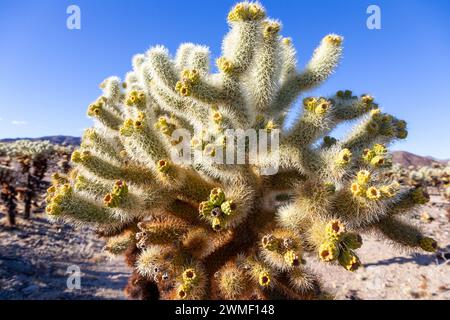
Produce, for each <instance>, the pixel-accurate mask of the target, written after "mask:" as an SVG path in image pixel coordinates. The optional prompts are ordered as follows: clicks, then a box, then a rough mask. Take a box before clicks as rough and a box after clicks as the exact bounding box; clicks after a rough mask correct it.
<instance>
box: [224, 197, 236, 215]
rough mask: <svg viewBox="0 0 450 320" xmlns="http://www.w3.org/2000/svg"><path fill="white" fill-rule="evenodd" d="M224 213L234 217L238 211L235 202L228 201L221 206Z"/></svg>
mask: <svg viewBox="0 0 450 320" xmlns="http://www.w3.org/2000/svg"><path fill="white" fill-rule="evenodd" d="M220 208H221V209H222V211H223V213H225V214H226V215H227V216H229V215H232V214H233V213H234V211H235V210H236V204H235V203H234V202H233V200H227V201H225V202H224V203H222V205H221V206H220Z"/></svg>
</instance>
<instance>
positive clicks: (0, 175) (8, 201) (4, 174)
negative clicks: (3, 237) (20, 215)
mask: <svg viewBox="0 0 450 320" xmlns="http://www.w3.org/2000/svg"><path fill="white" fill-rule="evenodd" d="M12 180H13V170H12V169H11V168H9V167H8V166H4V165H1V164H0V184H1V190H0V199H1V200H2V201H3V204H4V205H5V207H6V210H7V216H8V225H9V226H14V225H15V224H16V207H17V204H16V201H17V199H16V196H17V194H16V190H15V188H14V186H13V184H12Z"/></svg>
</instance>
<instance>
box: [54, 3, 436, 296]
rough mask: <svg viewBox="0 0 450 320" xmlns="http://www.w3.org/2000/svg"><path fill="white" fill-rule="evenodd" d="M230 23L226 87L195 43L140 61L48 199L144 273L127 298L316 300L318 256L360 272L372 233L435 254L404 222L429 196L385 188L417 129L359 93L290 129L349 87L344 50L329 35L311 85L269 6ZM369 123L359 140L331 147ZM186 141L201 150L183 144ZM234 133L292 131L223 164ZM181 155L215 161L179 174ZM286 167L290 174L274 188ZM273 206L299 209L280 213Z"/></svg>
mask: <svg viewBox="0 0 450 320" xmlns="http://www.w3.org/2000/svg"><path fill="white" fill-rule="evenodd" d="M228 23H229V25H230V32H229V33H228V34H227V35H226V37H225V39H224V41H223V46H222V47H223V54H222V56H221V57H220V58H218V59H217V60H216V63H217V67H218V72H217V73H213V74H211V73H210V70H209V66H210V61H209V50H208V48H206V47H203V46H198V45H194V44H191V43H186V44H183V45H181V46H180V48H179V49H178V52H177V54H176V56H175V58H174V59H173V60H172V59H171V58H170V56H169V54H168V52H167V50H166V49H165V48H163V47H161V46H157V47H154V48H151V49H150V50H148V51H147V52H146V53H145V54H138V55H136V56H135V57H134V58H133V70H132V71H131V72H129V73H128V74H127V75H126V80H125V81H124V82H121V81H120V80H119V78H117V77H111V78H108V79H106V80H105V81H104V82H103V83H102V84H101V88H102V89H103V94H102V96H101V97H100V98H98V99H97V100H96V101H95V102H94V103H92V104H91V105H90V106H89V108H88V115H89V116H91V117H92V118H94V119H95V122H96V125H95V126H94V127H93V128H91V129H88V130H86V132H85V134H84V137H83V143H82V146H81V148H80V149H79V150H76V151H75V152H74V153H73V154H72V162H73V164H74V166H75V169H74V170H72V171H71V172H70V174H69V175H68V176H63V175H60V177H59V179H56V181H55V184H54V185H53V186H52V187H51V188H49V190H48V196H47V201H48V206H47V209H46V211H47V213H48V214H49V216H50V217H51V218H53V219H63V220H65V221H68V222H72V223H75V224H90V225H94V226H96V227H97V228H98V232H99V234H101V235H103V236H106V237H109V241H108V243H107V245H106V247H105V249H106V250H108V251H109V252H111V253H112V254H121V253H125V254H126V257H127V261H128V263H129V264H130V265H132V266H133V267H135V272H134V273H133V277H132V279H131V282H130V284H129V286H128V288H127V291H128V292H129V293H130V294H131V295H132V296H133V297H140V298H149V295H152V297H153V298H157V297H160V298H163V299H207V298H212V299H218V298H222V299H253V298H256V299H264V298H290V299H301V298H317V297H320V296H321V290H320V288H319V286H318V282H317V280H316V279H315V277H314V276H313V275H311V274H310V273H309V272H308V270H307V268H306V266H305V261H304V259H303V258H304V257H305V255H304V253H305V252H306V251H308V252H314V253H315V255H316V256H317V257H318V258H319V259H321V260H323V261H324V262H326V263H335V264H337V265H341V266H342V267H344V268H345V269H347V270H349V271H354V270H356V269H357V268H358V266H359V265H360V260H359V258H358V256H357V255H356V253H355V250H357V249H358V248H359V247H360V246H361V245H362V240H361V237H360V236H359V233H360V232H362V231H364V230H371V231H376V232H378V233H380V234H382V235H384V236H385V237H387V238H388V239H390V240H392V241H394V242H396V243H399V244H401V245H403V246H405V247H409V248H416V247H421V248H422V249H424V250H427V251H434V250H436V242H435V241H434V240H432V239H430V238H427V237H424V236H423V235H422V234H421V232H420V230H419V229H417V228H416V227H414V226H411V225H409V224H407V223H406V222H405V221H403V220H402V215H403V214H404V213H406V212H409V211H410V210H411V209H413V208H415V207H416V206H418V205H421V204H424V203H426V202H427V195H426V194H425V193H424V191H423V190H422V189H420V188H418V189H417V188H407V187H402V186H400V185H399V184H397V183H395V182H393V181H392V180H390V179H387V178H386V175H385V174H384V173H385V172H386V171H387V170H388V169H389V167H390V166H391V160H390V156H389V154H388V151H387V149H386V146H387V145H388V144H390V143H391V142H392V141H394V140H396V139H404V138H406V136H407V131H406V123H405V122H404V121H402V120H399V119H397V118H395V117H393V116H391V115H388V114H385V113H382V112H381V111H380V109H379V108H378V105H377V104H376V103H375V102H374V98H373V97H371V96H369V95H362V96H360V97H357V96H355V95H353V94H352V92H351V91H348V90H345V91H339V92H337V94H335V95H333V96H331V97H307V98H305V99H304V100H303V109H304V110H303V113H302V114H301V116H300V117H299V118H298V119H297V121H296V122H295V124H294V125H293V126H292V128H291V129H290V130H282V128H283V125H284V122H285V117H286V113H287V111H288V110H289V108H291V106H292V105H293V103H294V102H295V101H296V99H297V98H298V97H299V96H301V95H303V94H304V93H305V92H307V91H308V90H311V89H313V88H316V87H317V86H318V85H320V84H321V83H323V82H324V81H325V80H326V79H327V78H328V77H329V76H330V75H331V74H332V73H333V72H334V70H335V68H336V66H337V65H338V63H339V60H340V57H341V53H342V41H343V39H342V37H340V36H338V35H334V34H331V35H328V36H326V37H325V38H324V39H323V40H322V41H321V43H320V45H319V47H318V48H317V49H316V50H315V52H314V54H313V57H312V59H311V60H310V62H309V63H308V64H307V66H306V68H304V69H303V70H302V71H297V66H296V52H295V49H294V46H293V44H292V41H291V39H289V38H283V37H281V36H280V35H279V34H280V30H281V24H280V23H279V22H278V21H275V20H271V19H268V18H267V17H266V13H265V11H264V9H263V8H262V6H261V5H259V4H258V3H248V2H243V3H240V4H238V5H236V6H235V7H234V8H233V9H232V10H231V12H230V13H229V15H228ZM357 118H361V121H360V123H359V124H358V125H357V126H356V127H355V128H354V129H353V130H352V131H351V132H350V134H349V135H348V136H347V137H346V138H344V139H342V140H340V141H338V140H337V139H335V138H332V137H330V136H328V134H329V133H330V132H331V131H332V130H333V129H334V128H335V127H336V126H337V125H338V124H340V123H342V122H345V121H349V120H354V119H357ZM181 128H183V129H186V130H188V131H189V132H190V133H191V134H192V135H193V138H192V139H191V140H190V141H189V140H188V139H186V138H185V137H184V136H177V135H175V134H174V133H176V132H177V131H176V129H181ZM225 129H263V130H265V131H261V132H269V133H270V136H271V138H273V139H275V135H272V133H275V132H277V130H276V129H278V130H281V135H280V138H279V140H280V141H279V150H276V151H279V152H278V153H277V152H275V151H273V150H272V152H269V153H267V154H265V155H263V156H260V157H258V159H257V161H256V163H252V164H240V165H229V164H218V161H214V160H217V157H218V155H220V154H221V153H220V152H219V151H221V150H222V151H223V148H224V147H225V145H226V144H227V142H230V140H231V141H233V138H232V137H231V138H230V136H227V135H226V132H225ZM261 132H259V134H261ZM270 141H272V142H273V141H275V140H270ZM274 145H275V143H274ZM181 147H184V148H188V149H192V150H193V151H194V153H195V152H197V153H198V152H199V153H201V154H202V155H203V156H204V157H202V158H198V157H194V158H193V159H192V162H191V163H181V164H180V163H178V162H177V161H175V160H174V159H175V155H178V153H179V152H180V150H181ZM251 147H252V146H251V145H250V144H249V143H247V145H246V148H245V151H246V154H247V156H248V154H249V150H250V149H251ZM184 150H186V149H184ZM276 164H278V165H279V171H278V172H277V173H276V174H273V175H269V176H265V175H263V174H262V173H264V171H263V170H264V169H267V168H269V167H274V166H275V165H276ZM273 194H284V195H285V197H283V196H282V197H281V198H285V199H289V200H288V201H286V202H285V203H284V204H282V205H281V206H279V205H278V206H270V205H268V204H269V203H270V201H268V200H267V198H269V197H270V196H271V195H273ZM156 286H157V288H158V290H154V289H155V288H156Z"/></svg>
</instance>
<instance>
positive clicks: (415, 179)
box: [388, 162, 450, 197]
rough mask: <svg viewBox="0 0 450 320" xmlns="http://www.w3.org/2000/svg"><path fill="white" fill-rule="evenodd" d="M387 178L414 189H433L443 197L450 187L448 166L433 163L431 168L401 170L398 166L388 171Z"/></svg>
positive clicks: (449, 167) (449, 168) (449, 169)
mask: <svg viewBox="0 0 450 320" xmlns="http://www.w3.org/2000/svg"><path fill="white" fill-rule="evenodd" d="M388 176H390V177H392V178H393V179H395V180H397V181H399V182H401V183H405V184H408V185H411V186H415V187H423V188H430V187H432V188H434V190H437V191H439V193H441V194H442V195H443V196H444V197H445V194H446V189H447V188H448V187H449V186H450V164H447V165H444V164H442V163H437V162H436V163H433V164H432V165H431V166H423V167H418V168H416V167H414V166H409V167H408V168H406V169H405V168H402V167H401V166H399V165H396V166H395V167H393V168H392V170H390V172H389V174H388Z"/></svg>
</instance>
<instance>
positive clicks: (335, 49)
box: [270, 34, 342, 113]
mask: <svg viewBox="0 0 450 320" xmlns="http://www.w3.org/2000/svg"><path fill="white" fill-rule="evenodd" d="M341 55H342V37H340V36H337V35H333V34H331V35H328V36H326V37H325V38H324V39H323V40H322V42H321V44H320V45H319V47H318V48H317V49H316V50H315V52H314V54H313V57H312V58H311V60H310V61H309V63H308V64H307V66H306V68H305V70H304V71H302V72H300V73H298V74H297V75H296V76H293V77H290V78H288V79H287V80H286V81H285V82H284V83H283V85H282V86H281V87H280V89H279V91H278V93H277V94H276V96H275V99H274V100H273V102H272V105H271V107H270V110H271V113H276V112H282V111H285V110H286V109H287V108H288V107H289V106H290V105H291V104H292V103H293V102H294V101H295V99H296V98H297V97H298V96H299V95H300V94H301V93H302V92H305V91H308V90H311V89H313V88H315V87H317V86H318V85H320V84H322V83H323V82H324V81H325V80H326V79H327V78H328V77H329V76H330V75H331V74H333V72H334V71H335V69H336V67H337V65H338V64H339V62H340V58H341Z"/></svg>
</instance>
